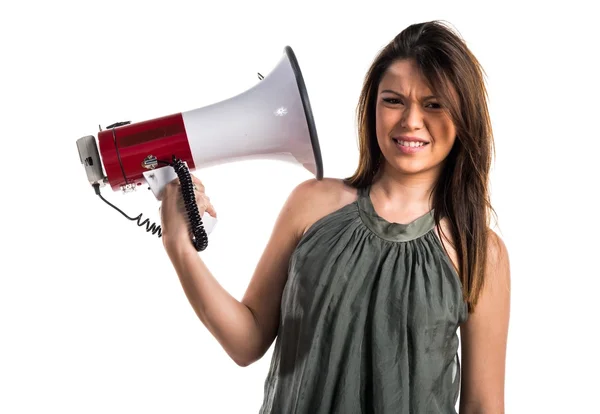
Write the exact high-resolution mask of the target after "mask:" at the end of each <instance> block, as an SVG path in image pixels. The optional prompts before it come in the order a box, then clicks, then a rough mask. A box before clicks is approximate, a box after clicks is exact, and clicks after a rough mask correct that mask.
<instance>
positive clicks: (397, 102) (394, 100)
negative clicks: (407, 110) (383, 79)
mask: <svg viewBox="0 0 600 414" xmlns="http://www.w3.org/2000/svg"><path fill="white" fill-rule="evenodd" d="M383 101H384V102H387V103H389V104H392V105H397V104H401V103H402V102H401V101H400V99H396V98H383Z"/></svg>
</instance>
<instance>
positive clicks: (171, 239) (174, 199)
mask: <svg viewBox="0 0 600 414" xmlns="http://www.w3.org/2000/svg"><path fill="white" fill-rule="evenodd" d="M191 177H192V182H193V183H194V194H195V195H196V203H197V204H198V212H199V213H200V217H202V216H203V215H204V212H207V213H208V214H210V215H211V216H212V217H214V218H216V217H217V212H216V211H215V209H214V207H213V205H212V204H211V202H210V198H209V197H208V196H207V195H206V193H205V188H204V185H203V184H202V182H201V181H200V180H199V179H198V178H196V177H195V176H194V175H193V174H192V175H191ZM160 219H161V223H162V224H161V228H162V239H163V245H164V246H165V248H170V247H173V246H175V245H176V244H178V243H187V244H189V245H190V246H192V243H191V239H190V237H191V236H190V231H189V226H188V217H187V211H186V209H185V205H184V203H183V197H182V195H181V186H180V184H179V179H178V178H176V179H174V180H173V181H171V182H170V183H169V184H167V185H166V186H165V188H164V189H163V191H162V202H161V207H160Z"/></svg>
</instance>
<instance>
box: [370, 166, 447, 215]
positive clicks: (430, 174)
mask: <svg viewBox="0 0 600 414" xmlns="http://www.w3.org/2000/svg"><path fill="white" fill-rule="evenodd" d="M389 170H391V168H389V166H382V168H381V171H380V172H379V174H378V175H377V176H376V177H375V180H374V181H373V184H372V186H371V195H372V196H373V197H374V198H376V200H377V201H378V204H379V205H380V206H381V208H382V209H384V210H390V211H392V210H393V211H414V212H421V213H426V212H428V211H430V210H431V209H432V206H431V194H432V191H433V187H434V185H435V183H436V181H437V177H438V174H439V173H438V172H437V171H427V172H423V173H421V174H403V173H400V172H388V171H389Z"/></svg>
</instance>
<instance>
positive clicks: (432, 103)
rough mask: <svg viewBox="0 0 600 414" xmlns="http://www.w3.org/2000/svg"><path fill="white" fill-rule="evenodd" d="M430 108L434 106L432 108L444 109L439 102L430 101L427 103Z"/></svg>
mask: <svg viewBox="0 0 600 414" xmlns="http://www.w3.org/2000/svg"><path fill="white" fill-rule="evenodd" d="M426 106H427V107H428V108H432V109H442V105H440V104H439V103H437V102H430V103H428V104H427V105H426Z"/></svg>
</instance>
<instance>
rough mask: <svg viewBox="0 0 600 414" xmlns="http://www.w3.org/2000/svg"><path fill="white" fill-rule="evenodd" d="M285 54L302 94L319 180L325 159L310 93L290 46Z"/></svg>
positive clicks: (286, 48) (321, 176)
mask: <svg viewBox="0 0 600 414" xmlns="http://www.w3.org/2000/svg"><path fill="white" fill-rule="evenodd" d="M285 53H286V55H287V57H288V59H289V60H290V63H291V65H292V69H293V70H294V75H295V76H296V83H297V84H298V91H299V92H300V99H301V100H302V106H303V107H304V115H305V116H306V123H307V125H308V132H309V134H310V142H311V144H312V148H313V153H314V156H315V164H316V167H317V174H316V178H317V180H320V179H322V178H323V159H322V157H321V147H320V146H319V137H318V135H317V128H316V126H315V119H314V117H313V113H312V109H311V106H310V99H308V92H307V91H306V85H305V84H304V78H303V77H302V71H301V70H300V65H299V64H298V60H297V59H296V54H295V53H294V51H293V50H292V48H291V47H290V46H286V47H285Z"/></svg>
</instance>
